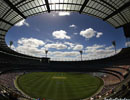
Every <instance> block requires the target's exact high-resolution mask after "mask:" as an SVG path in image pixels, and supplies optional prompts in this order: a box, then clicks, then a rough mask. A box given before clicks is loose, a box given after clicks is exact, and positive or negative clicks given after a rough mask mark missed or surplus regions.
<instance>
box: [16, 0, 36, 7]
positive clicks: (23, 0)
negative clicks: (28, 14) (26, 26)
mask: <svg viewBox="0 0 130 100" xmlns="http://www.w3.org/2000/svg"><path fill="white" fill-rule="evenodd" d="M25 1H26V0H22V1H20V2H18V3H16V4H15V6H17V5H19V4H21V3H23V2H25ZM32 1H34V0H32Z"/></svg>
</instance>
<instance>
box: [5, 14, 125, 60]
mask: <svg viewBox="0 0 130 100" xmlns="http://www.w3.org/2000/svg"><path fill="white" fill-rule="evenodd" d="M10 40H12V41H13V46H12V49H14V50H16V51H17V52H20V53H23V54H27V55H33V56H38V57H45V50H48V51H49V52H48V56H49V57H51V59H52V60H79V59H80V53H79V51H80V50H82V51H83V59H84V60H91V59H98V58H102V57H107V56H110V55H113V54H114V48H113V46H112V41H113V40H115V41H116V45H117V50H118V51H119V50H120V49H121V48H124V47H125V37H124V33H123V29H122V28H119V29H115V28H114V27H112V26H111V25H110V24H108V23H106V22H104V21H102V20H101V19H98V18H96V17H93V16H88V15H83V14H82V15H81V14H78V13H69V12H55V13H54V12H51V13H50V14H48V13H47V14H40V15H37V16H33V17H29V18H27V19H26V20H22V21H20V22H19V23H17V24H16V25H15V26H14V27H12V28H11V29H10V30H9V31H8V33H7V35H6V42H7V44H8V45H9V41H10Z"/></svg>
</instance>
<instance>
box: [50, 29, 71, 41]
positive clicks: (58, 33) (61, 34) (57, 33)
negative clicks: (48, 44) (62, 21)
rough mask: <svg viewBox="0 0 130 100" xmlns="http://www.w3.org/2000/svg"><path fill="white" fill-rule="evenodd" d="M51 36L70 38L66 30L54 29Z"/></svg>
mask: <svg viewBox="0 0 130 100" xmlns="http://www.w3.org/2000/svg"><path fill="white" fill-rule="evenodd" d="M52 36H53V37H55V38H56V39H71V37H70V36H68V35H67V32H66V31H64V30H59V31H54V32H53V33H52Z"/></svg>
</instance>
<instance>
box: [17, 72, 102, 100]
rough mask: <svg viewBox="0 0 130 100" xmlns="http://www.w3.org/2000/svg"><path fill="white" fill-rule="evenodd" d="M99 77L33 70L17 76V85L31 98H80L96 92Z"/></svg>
mask: <svg viewBox="0 0 130 100" xmlns="http://www.w3.org/2000/svg"><path fill="white" fill-rule="evenodd" d="M103 84H104V83H103V81H102V80H101V79H100V78H97V77H93V76H91V75H88V74H81V73H63V72H33V73H28V74H24V75H22V76H20V77H18V78H17V86H18V87H19V89H20V90H22V91H23V92H24V93H25V94H27V95H29V96H30V97H33V98H40V99H43V98H45V99H46V100H48V99H49V100H80V99H84V98H88V97H90V96H92V95H94V94H95V93H96V92H98V91H99V90H100V89H101V87H102V86H103Z"/></svg>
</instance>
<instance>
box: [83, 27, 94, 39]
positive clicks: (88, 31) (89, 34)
mask: <svg viewBox="0 0 130 100" xmlns="http://www.w3.org/2000/svg"><path fill="white" fill-rule="evenodd" d="M95 33H96V31H94V30H93V29H92V28H88V29H86V30H82V31H81V32H80V35H81V36H83V37H85V38H87V39H90V38H92V37H94V36H95Z"/></svg>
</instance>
